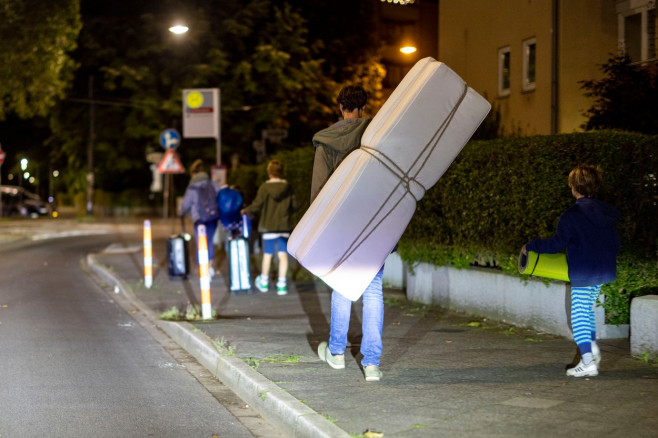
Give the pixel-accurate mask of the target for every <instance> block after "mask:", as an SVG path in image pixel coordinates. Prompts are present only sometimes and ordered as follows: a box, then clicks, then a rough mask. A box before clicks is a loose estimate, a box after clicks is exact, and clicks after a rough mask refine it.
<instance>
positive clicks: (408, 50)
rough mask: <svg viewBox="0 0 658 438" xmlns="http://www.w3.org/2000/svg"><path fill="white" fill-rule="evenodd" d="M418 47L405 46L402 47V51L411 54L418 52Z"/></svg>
mask: <svg viewBox="0 0 658 438" xmlns="http://www.w3.org/2000/svg"><path fill="white" fill-rule="evenodd" d="M416 50H418V49H416V48H415V47H414V46H404V47H402V48H401V49H400V52H402V53H404V54H405V55H410V54H412V53H415V52H416Z"/></svg>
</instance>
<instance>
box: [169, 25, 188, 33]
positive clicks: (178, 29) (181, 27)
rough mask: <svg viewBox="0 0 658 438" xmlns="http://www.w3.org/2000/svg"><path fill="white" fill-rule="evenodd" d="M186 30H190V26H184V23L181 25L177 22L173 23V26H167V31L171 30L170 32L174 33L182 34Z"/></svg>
mask: <svg viewBox="0 0 658 438" xmlns="http://www.w3.org/2000/svg"><path fill="white" fill-rule="evenodd" d="M188 30H190V28H189V27H187V26H184V25H182V24H177V25H175V26H171V27H170V28H169V32H171V33H175V34H176V35H181V34H184V33H185V32H187V31H188Z"/></svg>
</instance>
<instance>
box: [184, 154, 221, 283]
mask: <svg viewBox="0 0 658 438" xmlns="http://www.w3.org/2000/svg"><path fill="white" fill-rule="evenodd" d="M190 175H191V179H190V183H189V185H188V186H187V189H186V190H185V195H184V196H183V205H182V208H181V216H184V215H186V214H188V213H189V215H190V217H191V218H192V222H194V237H195V241H196V244H197V249H198V248H199V233H198V229H199V226H200V225H205V227H206V236H207V239H208V265H209V271H210V277H211V278H212V277H213V276H214V275H215V269H214V265H213V259H214V254H215V251H214V246H213V237H214V236H215V232H216V231H217V221H218V220H219V209H218V208H217V201H216V197H217V193H216V192H215V187H214V186H213V184H212V181H211V180H210V177H209V176H208V173H207V172H206V170H205V166H204V164H203V161H201V160H196V161H195V162H194V163H192V165H191V166H190Z"/></svg>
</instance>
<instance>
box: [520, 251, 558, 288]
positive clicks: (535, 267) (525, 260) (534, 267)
mask: <svg viewBox="0 0 658 438" xmlns="http://www.w3.org/2000/svg"><path fill="white" fill-rule="evenodd" d="M519 272H520V273H521V274H525V275H534V276H535V277H543V278H551V279H553V280H562V281H569V267H568V266H567V256H566V254H537V253H536V252H534V251H528V255H527V256H526V255H523V253H521V254H519Z"/></svg>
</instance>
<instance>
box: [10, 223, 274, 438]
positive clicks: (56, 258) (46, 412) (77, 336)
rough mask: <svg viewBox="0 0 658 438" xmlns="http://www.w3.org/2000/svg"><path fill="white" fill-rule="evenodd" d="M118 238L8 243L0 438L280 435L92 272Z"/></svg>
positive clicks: (83, 238) (110, 236)
mask: <svg viewBox="0 0 658 438" xmlns="http://www.w3.org/2000/svg"><path fill="white" fill-rule="evenodd" d="M116 238H117V237H116V236H112V235H96V236H84V237H67V238H57V239H52V240H43V241H39V242H35V243H30V244H27V245H20V246H14V247H4V248H3V247H0V437H3V438H4V437H41V436H48V437H82V436H94V437H119V436H120V437H148V436H157V437H209V438H210V437H213V436H218V437H251V436H276V435H278V433H277V432H276V431H275V430H274V429H272V427H271V426H270V425H268V424H267V423H265V422H264V421H263V420H262V419H260V418H259V417H258V416H257V415H256V414H255V413H254V412H253V411H251V410H250V408H249V407H248V406H246V405H245V404H244V403H243V402H241V400H239V399H237V397H236V396H235V395H233V394H232V393H230V392H228V391H226V389H225V388H223V387H222V386H223V385H221V383H219V382H218V381H216V379H215V380H213V379H214V378H213V377H212V376H209V375H208V373H205V374H204V372H205V370H203V369H202V368H201V367H200V366H199V365H198V364H197V363H195V362H194V361H193V360H192V359H191V358H189V357H187V356H186V354H185V352H183V351H182V350H177V349H176V346H175V345H173V344H172V343H171V342H170V343H169V344H167V340H166V339H164V340H163V339H161V340H160V342H162V344H161V343H160V342H158V341H156V339H155V338H154V336H155V337H158V334H157V333H149V331H147V329H145V328H144V327H142V325H140V323H139V321H137V320H135V319H133V317H132V316H131V315H130V314H128V313H126V312H125V311H124V310H123V309H122V308H120V307H119V306H118V305H117V304H116V303H115V302H114V300H113V299H112V296H111V292H108V291H106V290H104V289H103V288H102V287H101V286H99V284H97V283H96V282H95V281H94V280H93V279H92V278H91V277H90V276H89V274H88V273H87V272H86V270H85V269H84V267H83V265H82V264H81V260H83V258H84V256H85V255H86V254H87V253H90V252H95V251H99V250H100V249H102V248H104V247H105V246H107V245H109V244H110V243H112V242H113V241H116ZM218 399H220V400H218ZM220 401H221V402H222V403H223V404H222V403H220ZM234 414H236V415H237V417H242V418H237V417H236V415H234ZM245 424H246V425H245Z"/></svg>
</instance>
